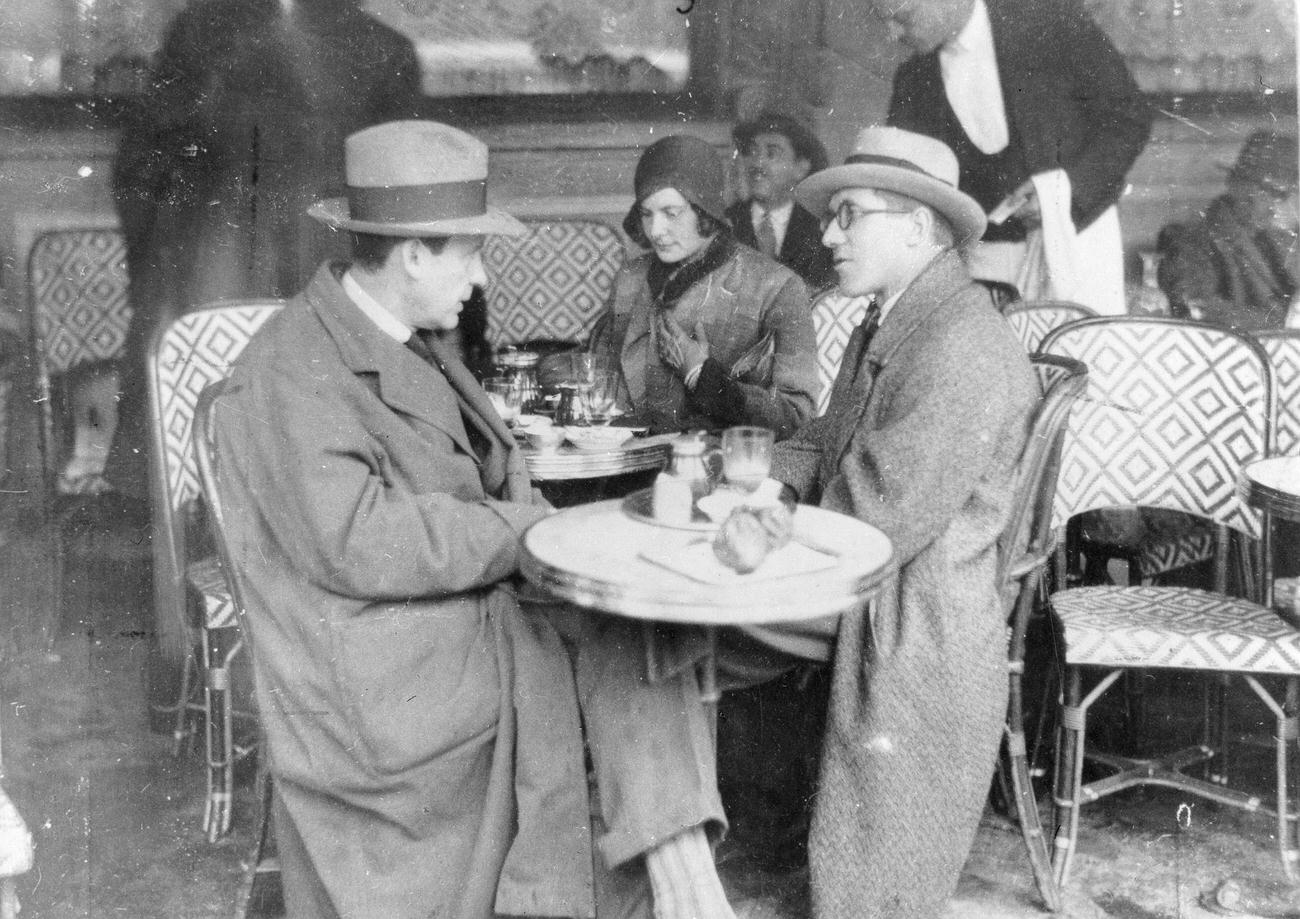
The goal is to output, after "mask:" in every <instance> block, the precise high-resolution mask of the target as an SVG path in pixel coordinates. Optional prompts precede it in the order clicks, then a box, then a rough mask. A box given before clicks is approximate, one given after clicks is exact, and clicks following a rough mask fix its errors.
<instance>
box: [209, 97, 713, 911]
mask: <svg viewBox="0 0 1300 919" xmlns="http://www.w3.org/2000/svg"><path fill="white" fill-rule="evenodd" d="M345 146H346V170H345V172H346V181H347V197H346V198H342V199H333V200H328V201H324V202H319V203H317V204H316V205H314V206H313V207H312V209H311V212H310V213H311V214H312V216H314V217H316V218H317V219H319V220H321V221H323V222H324V223H326V224H327V225H329V226H331V227H334V228H337V229H339V230H343V231H347V232H349V233H351V234H352V247H353V254H354V260H353V261H352V263H351V264H350V265H349V264H345V263H328V264H325V265H322V266H321V267H320V269H319V270H318V272H317V274H316V276H315V277H314V278H313V279H312V281H311V282H310V284H309V285H308V286H307V288H306V289H305V290H304V291H303V292H302V293H301V294H299V295H298V296H297V297H295V298H294V299H293V300H291V301H290V302H289V303H288V304H287V305H286V306H285V307H284V308H283V310H281V311H280V312H279V313H278V314H277V315H276V316H274V317H273V318H272V319H270V320H269V321H268V322H267V324H266V325H265V326H264V327H263V328H262V330H261V331H260V332H259V333H258V334H257V336H256V337H255V338H254V339H253V341H252V342H251V343H250V344H249V346H248V348H247V350H246V351H245V352H244V354H243V355H242V356H241V358H240V360H239V361H237V362H236V364H235V366H234V368H233V370H232V373H231V375H230V379H229V382H228V384H227V389H226V390H225V391H224V392H223V393H222V394H220V395H219V397H218V398H217V400H216V402H215V404H214V412H215V416H214V418H215V431H216V441H217V450H218V461H219V478H218V486H219V488H220V491H221V494H222V498H223V500H224V503H225V504H226V505H228V508H227V514H226V517H227V527H228V531H229V532H228V534H227V535H228V539H229V541H230V545H231V548H232V554H233V560H234V563H235V569H236V573H237V576H238V577H239V578H240V581H241V583H242V585H243V587H244V591H245V596H246V601H247V605H248V622H249V627H250V634H249V640H250V647H251V649H252V655H251V656H252V659H253V666H254V674H255V683H256V689H257V696H258V703H259V709H260V713H261V718H262V721H263V724H264V726H265V732H266V740H267V748H268V749H267V751H266V753H267V754H268V761H269V765H270V771H271V775H272V777H273V788H274V801H273V819H274V827H275V832H276V838H277V842H278V846H279V855H280V861H281V866H282V871H283V878H284V887H285V897H286V905H287V908H288V914H289V915H290V916H291V917H303V919H305V917H311V919H328V917H336V916H337V917H366V919H371V917H384V919H397V917H430V916H439V917H444V916H445V917H454V919H489V917H492V916H496V915H519V916H566V917H567V916H573V917H589V916H592V915H594V914H595V910H596V907H597V906H599V908H600V911H601V915H602V916H605V915H609V916H637V915H645V916H648V915H649V914H650V912H649V911H650V902H651V896H650V893H651V891H653V899H654V908H655V911H656V913H658V914H659V915H661V916H666V917H670V919H673V917H686V916H689V915H698V916H709V917H714V916H726V915H729V910H728V909H727V906H726V903H725V899H724V898H723V896H722V892H721V887H720V885H719V884H718V881H717V875H716V872H714V870H713V867H712V861H711V857H710V852H709V849H708V840H707V838H706V835H705V826H706V825H708V826H709V827H710V828H711V829H714V830H715V831H716V828H717V827H719V826H721V825H722V821H723V817H722V813H721V805H720V803H718V801H717V792H716V782H715V780H714V778H713V772H712V760H711V759H710V758H709V757H710V756H711V739H710V737H709V736H708V735H707V734H706V733H705V732H704V730H703V728H702V727H701V725H702V724H703V721H702V720H701V721H700V722H699V723H698V724H697V723H696V722H691V723H690V724H686V722H685V720H684V719H682V718H681V714H680V713H681V709H682V707H683V704H684V703H683V699H685V698H688V697H690V698H693V697H694V696H690V695H689V694H690V693H694V694H695V695H698V689H695V688H692V687H693V680H692V681H690V682H687V681H685V678H682V679H681V680H678V681H674V680H669V681H667V682H664V683H660V684H654V685H651V684H649V683H647V682H646V680H645V679H644V678H643V677H642V675H641V673H642V672H643V671H644V665H643V664H642V666H641V668H640V669H639V670H638V668H637V667H636V666H632V665H628V664H627V663H626V662H627V660H629V659H632V660H634V661H635V660H640V658H639V657H638V656H637V655H638V654H639V653H640V652H633V651H631V650H628V649H627V648H615V649H613V650H611V651H610V653H608V654H606V653H605V651H606V649H605V648H604V647H603V646H602V644H601V642H600V639H599V637H598V636H597V637H595V638H592V639H591V640H587V638H586V637H585V636H584V635H582V632H583V631H584V628H585V627H584V623H585V622H587V621H589V620H591V619H594V618H595V617H583V616H578V615H575V614H572V613H571V611H569V610H567V608H564V607H559V606H553V607H545V606H536V605H531V604H529V605H521V603H520V601H519V599H518V598H517V596H516V593H515V590H514V588H513V586H512V584H511V582H512V580H513V579H514V577H515V575H516V574H517V571H518V544H519V537H520V534H521V533H522V532H523V530H524V529H525V528H526V527H527V526H528V525H529V524H530V523H532V522H533V521H535V520H537V519H538V518H540V517H542V516H543V515H545V514H546V513H547V512H548V510H549V509H548V508H547V506H546V505H545V504H544V502H541V501H540V499H538V498H537V497H536V495H535V493H534V492H533V490H532V489H531V487H530V485H529V480H528V474H527V471H526V469H525V466H524V461H523V458H522V456H521V455H520V452H519V449H518V448H517V447H516V445H515V442H514V439H513V437H512V436H511V434H510V431H509V430H508V429H507V428H506V426H505V424H504V423H503V422H502V420H501V418H500V417H499V416H498V415H497V413H496V412H495V411H494V409H493V408H492V405H491V403H490V402H489V400H488V398H487V396H486V394H485V393H484V392H483V390H482V389H481V388H480V387H479V385H478V384H477V383H476V382H475V380H474V379H473V377H472V376H471V375H470V374H469V372H468V371H467V370H466V369H465V367H464V365H463V364H461V362H460V361H459V360H458V359H457V357H456V356H455V354H454V351H453V349H450V348H447V347H445V346H444V344H443V343H442V342H441V341H439V340H438V338H437V336H436V335H434V334H430V333H434V332H437V331H439V330H448V329H451V328H454V327H455V325H456V322H457V317H458V314H459V312H460V310H461V304H462V303H464V301H465V300H466V299H467V298H468V297H469V296H470V293H471V290H472V288H473V286H474V285H476V284H483V283H485V282H486V277H485V275H484V269H483V263H482V259H481V256H480V248H481V246H482V243H483V238H484V236H485V235H487V234H492V233H517V232H519V231H520V229H521V225H520V224H519V223H518V221H516V220H515V219H514V218H513V217H510V216H509V215H507V214H504V213H501V212H500V211H497V210H495V209H493V208H490V207H488V206H487V204H486V180H487V163H488V156H487V153H488V151H487V148H486V147H485V146H484V145H483V144H482V143H481V142H479V141H478V140H477V139H475V138H474V137H471V136H470V135H468V134H465V133H464V132H462V131H458V130H456V129H454V128H451V127H448V126H446V125H442V124H437V123H435V122H427V121H400V122H391V123H388V124H382V125H378V126H375V127H372V128H368V129H366V130H363V131H360V132H358V133H356V134H353V135H351V136H350V137H348V138H347V140H346V145H345ZM566 646H567V647H566ZM629 647H630V646H629ZM570 651H572V660H573V661H575V662H576V663H571V657H570ZM575 677H576V679H575ZM679 684H680V685H679ZM579 693H581V694H582V697H583V703H584V708H585V710H584V716H585V719H586V721H587V726H588V735H589V739H588V746H589V748H590V752H591V757H592V760H593V762H594V763H595V765H596V770H597V773H598V775H600V776H601V777H602V778H603V777H604V776H605V775H608V774H615V775H617V776H618V780H619V788H618V791H617V793H614V792H611V793H610V794H608V795H606V794H605V792H604V789H603V787H602V793H601V799H602V808H603V811H602V813H603V815H604V824H603V826H602V825H601V824H600V822H599V821H597V826H596V830H597V832H598V833H600V838H599V841H600V846H601V850H602V853H603V854H604V856H605V857H604V859H603V860H602V859H594V860H593V847H592V838H593V836H592V826H591V820H590V818H589V814H590V810H589V802H588V798H587V785H586V775H587V772H586V768H585V766H584V760H583V742H582V741H583V738H582V725H581V720H580V716H579V708H578V698H579ZM592 699H595V700H597V702H598V704H595V703H592V701H591V700H592ZM631 724H635V725H636V726H637V731H636V732H629V731H628V730H627V727H628V725H631ZM629 734H635V736H627V735H629ZM643 736H644V737H646V738H650V740H646V741H642V740H640V739H639V738H641V737H643ZM645 743H661V746H662V749H663V750H664V751H667V752H665V753H664V755H663V756H662V757H656V756H655V755H652V754H653V750H651V753H647V752H646V749H647V748H646V747H645V746H644V744H645ZM639 744H640V745H639ZM611 747H615V748H616V749H611ZM655 749H658V748H655ZM665 761H671V762H665ZM689 789H695V791H694V792H693V793H692V792H691V791H690V790H689ZM593 862H595V864H594V865H593ZM605 863H609V864H611V865H616V866H622V867H620V868H619V870H617V871H607V870H605V867H604V865H605ZM701 865H703V867H704V869H705V870H704V873H703V879H701V875H700V874H699V871H698V868H699V866H701ZM647 877H648V879H649V880H648V883H647Z"/></svg>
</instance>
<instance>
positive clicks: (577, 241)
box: [483, 220, 624, 348]
mask: <svg viewBox="0 0 1300 919" xmlns="http://www.w3.org/2000/svg"><path fill="white" fill-rule="evenodd" d="M526 224H527V227H528V232H526V233H524V234H523V235H522V236H489V237H488V238H487V242H486V243H485V244H484V247H483V266H484V268H485V269H486V270H487V276H488V283H487V289H486V290H485V291H484V293H485V294H486V298H487V311H488V317H487V338H488V342H489V344H491V345H492V347H494V348H501V347H503V346H505V345H518V344H523V343H525V342H528V341H535V340H538V339H546V340H551V341H572V342H581V341H585V340H586V338H587V336H588V335H589V334H590V333H591V329H592V326H593V325H595V322H596V319H597V317H598V316H599V315H600V312H601V310H603V309H604V307H605V303H606V301H607V300H608V299H609V295H610V291H611V290H612V289H613V286H614V275H615V274H617V273H618V269H619V268H620V267H621V266H622V264H623V254H624V249H623V242H622V239H621V238H620V237H619V235H618V233H616V232H615V231H614V230H613V229H612V228H610V227H609V226H608V225H606V224H604V223H600V222H599V221H595V220H548V221H526Z"/></svg>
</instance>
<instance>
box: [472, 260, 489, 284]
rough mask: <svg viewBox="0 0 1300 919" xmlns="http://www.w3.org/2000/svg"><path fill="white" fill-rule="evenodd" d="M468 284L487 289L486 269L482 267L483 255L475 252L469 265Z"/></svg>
mask: <svg viewBox="0 0 1300 919" xmlns="http://www.w3.org/2000/svg"><path fill="white" fill-rule="evenodd" d="M469 276H470V282H471V283H472V284H475V285H477V286H478V287H487V269H486V268H484V267H483V253H482V252H475V253H474V261H473V262H472V263H471V264H470V275H469Z"/></svg>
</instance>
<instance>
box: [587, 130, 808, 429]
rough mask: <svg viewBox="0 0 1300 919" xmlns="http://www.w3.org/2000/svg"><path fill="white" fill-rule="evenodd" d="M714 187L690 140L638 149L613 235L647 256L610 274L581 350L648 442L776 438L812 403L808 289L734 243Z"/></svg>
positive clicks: (700, 151)
mask: <svg viewBox="0 0 1300 919" xmlns="http://www.w3.org/2000/svg"><path fill="white" fill-rule="evenodd" d="M724 184H725V179H724V171H723V167H722V161H721V160H720V159H719V157H718V154H717V153H715V152H714V150H713V148H712V147H710V146H709V145H708V144H707V143H705V142H704V141H702V140H700V139H699V138H697V137H689V136H687V135H682V134H678V135H673V136H671V137H665V138H663V139H662V140H659V141H656V142H655V143H653V144H651V145H650V146H649V147H647V148H646V150H645V152H644V153H643V154H642V155H641V159H640V161H638V163H637V167H636V175H635V178H634V186H635V190H636V203H635V204H633V205H632V208H631V210H629V211H628V214H627V217H626V218H625V219H624V221H623V229H624V230H625V231H627V234H628V236H630V237H632V239H633V241H634V242H637V243H639V244H640V245H643V246H646V247H648V248H649V249H650V250H651V251H650V252H648V253H646V254H644V255H642V256H640V257H638V258H633V259H629V260H628V261H627V262H626V263H624V265H623V267H622V268H621V269H620V270H619V273H618V275H617V277H615V279H614V291H613V293H612V294H611V296H610V302H609V305H608V306H607V307H606V308H605V312H604V313H603V314H602V315H601V317H600V319H599V320H598V321H597V323H596V328H595V329H594V330H593V331H592V334H591V342H590V349H591V351H592V353H593V354H596V355H598V356H600V357H602V358H604V359H606V360H608V361H609V362H610V365H611V366H616V367H617V368H618V369H619V371H620V372H621V373H622V375H623V380H624V383H625V384H626V388H625V391H624V393H623V396H624V398H623V399H622V400H621V401H622V402H623V403H624V405H623V407H624V408H630V409H631V410H632V411H633V412H634V413H635V414H637V415H638V416H640V417H641V418H642V420H644V422H645V423H647V424H649V425H650V427H651V429H652V430H654V431H656V432H660V431H680V430H684V429H687V428H697V427H698V428H710V429H715V428H724V427H728V426H730V425H738V424H753V425H759V426H761V427H766V428H771V429H772V430H774V431H776V435H777V437H778V439H779V438H782V437H788V436H789V435H790V434H792V433H794V431H795V429H796V428H798V427H799V426H800V425H801V424H803V423H804V422H805V421H807V420H808V419H809V418H811V417H812V414H813V406H814V404H815V403H816V394H817V367H816V356H815V350H816V345H815V342H814V339H813V327H812V316H811V314H810V313H809V309H808V289H807V287H805V286H804V283H803V282H802V281H801V280H799V278H798V277H796V276H795V274H794V273H793V272H791V271H790V270H789V269H788V268H785V267H784V266H782V265H779V264H777V263H775V262H773V261H771V260H770V259H766V258H763V257H761V256H760V255H758V253H756V252H755V251H754V250H752V249H750V248H749V247H748V246H741V245H738V244H737V243H736V240H735V238H734V237H733V236H732V234H731V229H730V227H728V225H727V222H726V220H725V219H724V218H723V212H724V209H723V206H722V192H723V186H724Z"/></svg>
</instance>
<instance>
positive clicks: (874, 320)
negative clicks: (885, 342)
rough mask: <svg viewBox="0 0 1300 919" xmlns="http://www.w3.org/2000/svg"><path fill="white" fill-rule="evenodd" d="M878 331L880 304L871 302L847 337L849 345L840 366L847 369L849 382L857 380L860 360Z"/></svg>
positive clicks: (845, 349) (845, 348)
mask: <svg viewBox="0 0 1300 919" xmlns="http://www.w3.org/2000/svg"><path fill="white" fill-rule="evenodd" d="M879 329H880V304H879V303H877V302H876V301H875V300H872V301H871V305H870V306H868V307H867V311H866V313H864V314H863V316H862V321H861V322H859V323H858V327H857V328H856V329H854V330H853V334H852V335H850V336H849V343H848V344H847V345H845V347H844V361H843V363H842V364H841V365H840V366H841V367H847V368H848V372H849V380H850V382H852V381H856V380H857V378H858V371H859V369H861V367H862V358H863V356H864V355H865V354H866V353H867V349H868V348H870V347H871V339H873V338H875V337H876V332H877V331H878V330H879Z"/></svg>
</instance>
